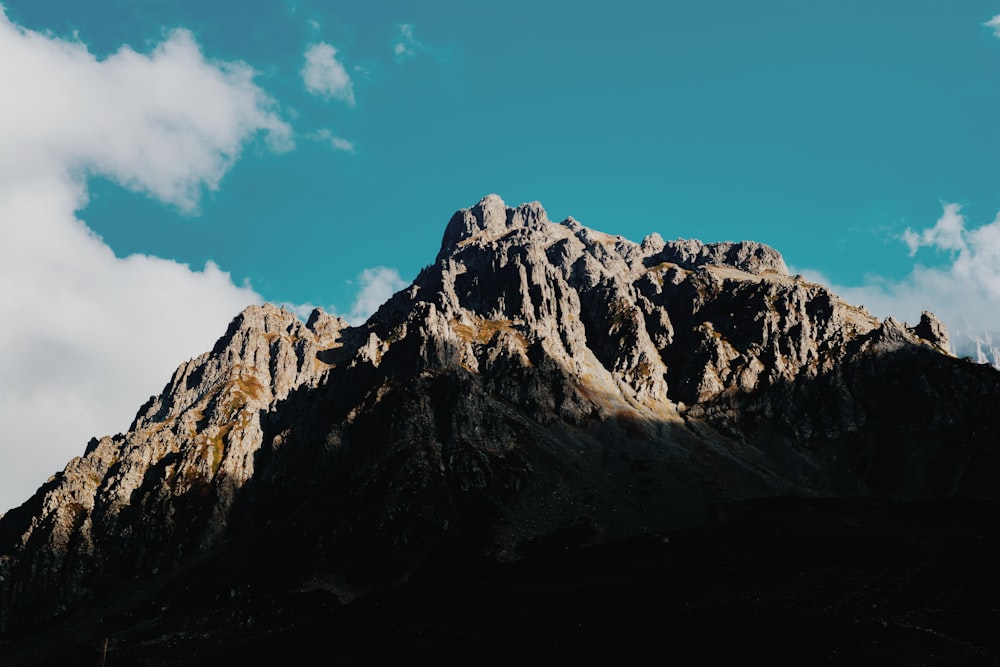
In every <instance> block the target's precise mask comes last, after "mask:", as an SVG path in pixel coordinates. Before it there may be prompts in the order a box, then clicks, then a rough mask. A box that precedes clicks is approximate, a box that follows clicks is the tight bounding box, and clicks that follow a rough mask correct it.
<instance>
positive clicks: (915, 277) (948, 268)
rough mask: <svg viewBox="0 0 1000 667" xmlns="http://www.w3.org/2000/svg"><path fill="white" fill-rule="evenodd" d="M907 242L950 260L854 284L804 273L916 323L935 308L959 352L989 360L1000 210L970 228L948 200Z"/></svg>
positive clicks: (995, 318)
mask: <svg viewBox="0 0 1000 667" xmlns="http://www.w3.org/2000/svg"><path fill="white" fill-rule="evenodd" d="M902 241H903V242H904V243H905V244H906V245H907V246H908V247H909V249H910V254H911V255H916V254H918V252H919V251H921V249H923V248H928V249H930V250H931V251H933V252H938V253H946V254H947V257H948V259H947V261H946V262H945V263H944V264H943V265H940V266H927V265H924V264H921V263H917V264H915V265H914V267H913V269H912V270H911V271H910V273H909V274H908V275H907V276H905V277H904V278H903V279H901V280H891V279H888V278H885V277H882V276H877V275H873V276H868V277H867V279H866V281H865V284H863V285H861V286H853V287H849V286H841V285H834V284H832V283H831V282H830V281H829V280H826V279H825V277H824V276H822V275H821V274H819V273H816V272H809V271H803V273H804V274H805V275H807V276H809V277H811V278H812V279H814V280H817V282H823V283H825V284H827V285H829V286H830V287H831V288H832V289H833V290H834V291H836V292H837V293H838V294H840V295H841V296H843V297H844V298H845V299H847V300H848V301H850V302H852V303H856V304H863V305H865V307H866V308H867V309H868V310H869V311H871V312H872V313H873V314H876V315H879V316H882V317H885V316H888V315H893V316H894V317H896V318H898V319H901V320H908V321H910V322H916V321H917V319H918V318H919V316H920V313H921V311H923V310H931V311H933V312H934V313H935V314H936V315H937V316H938V317H940V318H941V319H942V320H943V321H944V322H945V324H947V325H948V327H949V330H950V331H951V333H952V338H953V343H954V344H955V348H956V350H955V351H956V353H958V354H960V355H970V356H973V357H979V358H983V357H982V354H981V353H982V344H983V343H984V342H985V341H987V340H990V339H997V340H1000V214H998V215H997V217H996V218H995V219H994V220H993V221H992V222H990V223H987V224H984V225H981V226H979V227H971V228H970V226H969V225H968V221H967V220H966V218H965V216H964V215H963V214H962V212H961V207H960V206H959V205H957V204H945V206H944V211H943V213H942V215H941V217H940V218H939V219H938V220H937V222H936V223H935V224H934V225H933V226H931V227H929V228H926V229H923V230H913V229H909V228H908V229H907V230H906V231H905V232H904V234H903V237H902ZM983 360H986V359H983Z"/></svg>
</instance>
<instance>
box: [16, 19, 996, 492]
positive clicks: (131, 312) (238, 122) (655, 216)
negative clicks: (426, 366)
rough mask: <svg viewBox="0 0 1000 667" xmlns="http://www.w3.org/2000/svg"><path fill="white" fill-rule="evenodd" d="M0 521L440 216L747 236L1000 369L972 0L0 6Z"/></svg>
mask: <svg viewBox="0 0 1000 667" xmlns="http://www.w3.org/2000/svg"><path fill="white" fill-rule="evenodd" d="M0 8H2V11H0V91H2V92H0V312H3V313H4V321H5V322H6V323H7V326H5V327H2V328H0V422H2V423H4V425H5V428H4V432H3V435H0V512H2V511H3V510H4V509H5V508H7V507H13V506H14V505H16V504H18V503H20V502H21V501H23V500H24V499H25V498H27V497H28V495H30V493H31V492H32V490H33V489H35V488H36V487H37V486H38V484H39V483H41V482H42V481H44V480H45V479H46V477H47V476H48V475H50V474H51V473H52V472H54V471H55V470H58V469H60V468H61V467H62V466H63V465H64V464H65V463H66V461H67V460H69V458H70V457H71V456H74V455H77V454H79V453H81V452H82V451H83V448H84V446H85V444H86V442H87V440H88V439H89V438H90V437H91V436H95V435H102V434H106V433H108V434H110V433H115V432H119V431H124V430H126V429H127V427H128V424H129V422H130V421H131V419H132V416H133V415H134V413H135V410H136V409H137V408H138V406H139V405H141V404H142V403H143V401H144V400H145V399H146V397H147V396H149V395H150V394H154V393H157V392H159V391H160V390H161V388H162V387H163V385H164V383H165V382H166V381H167V379H168V378H169V377H170V375H171V373H172V372H173V370H174V368H176V366H177V365H178V364H179V363H181V362H183V361H184V360H185V359H188V358H190V357H193V356H195V355H197V354H200V353H201V352H203V351H205V350H208V349H210V348H211V346H212V343H213V341H214V340H215V339H216V338H217V337H218V336H219V335H221V334H222V332H224V331H225V328H226V324H227V322H228V321H229V320H230V319H231V318H232V317H233V315H235V314H236V313H237V312H238V311H239V310H240V309H242V308H243V307H245V306H246V305H248V304H249V303H252V302H254V301H259V300H269V301H272V302H276V303H281V304H288V305H290V306H293V307H296V308H297V310H298V312H300V313H301V312H303V311H304V310H305V307H306V306H308V305H317V306H322V307H324V308H326V309H327V310H331V311H333V312H336V313H338V314H343V315H345V316H347V317H349V318H350V319H351V321H353V322H357V321H359V320H363V318H364V317H365V316H367V315H368V314H369V313H370V312H371V311H372V310H373V309H374V308H375V307H376V306H377V305H378V303H379V302H380V300H381V299H383V298H385V297H387V296H388V294H390V293H391V290H392V289H396V288H398V287H400V286H402V285H404V284H405V283H407V282H409V281H410V280H411V279H412V278H413V277H414V276H415V275H416V273H417V272H418V271H419V269H420V268H421V267H422V266H424V265H426V264H429V263H430V262H432V261H433V259H434V257H435V255H436V253H437V250H438V245H439V243H440V239H441V235H442V232H443V230H444V226H445V224H446V222H447V221H448V219H449V217H450V216H451V214H452V213H453V212H454V211H455V210H456V209H458V208H462V207H467V206H470V205H472V204H474V203H475V202H477V201H478V200H479V199H480V198H481V197H483V196H484V195H486V194H489V193H497V194H499V195H500V196H501V197H503V198H504V199H505V200H506V201H507V203H508V204H510V205H516V204H518V203H521V202H525V201H533V200H538V201H541V202H542V203H543V205H544V206H545V207H546V209H547V210H548V212H549V217H550V218H551V219H553V220H561V219H563V218H565V217H567V216H570V215H572V216H573V217H575V218H576V219H578V220H579V221H580V222H582V223H583V224H585V225H587V226H590V227H593V228H595V229H598V230H601V231H605V232H609V233H614V234H622V235H624V236H626V237H628V238H630V239H633V240H635V241H638V240H641V239H642V238H643V237H644V236H645V235H647V234H649V233H652V232H659V233H660V234H661V235H662V236H663V237H665V238H668V239H670V238H678V237H684V238H699V239H701V240H703V241H726V240H743V239H750V240H756V241H761V242H764V243H768V244H770V245H772V246H774V247H776V248H777V249H778V250H780V251H781V252H782V253H783V254H784V256H785V259H786V261H787V262H788V263H789V264H790V265H791V266H792V267H793V268H794V270H795V271H797V272H801V273H803V274H804V275H805V276H806V277H808V278H810V279H813V280H818V281H821V282H825V283H826V284H827V285H829V286H831V287H832V288H833V289H835V291H837V292H838V293H840V294H841V295H843V296H844V297H845V298H846V299H847V300H849V301H851V302H853V303H856V304H864V305H866V306H867V307H868V308H869V310H870V311H871V312H872V313H873V314H876V315H878V316H887V315H890V314H892V315H895V316H897V317H899V318H900V319H904V320H909V321H910V322H914V321H916V318H917V317H919V313H920V311H921V310H922V309H925V308H926V309H930V310H933V311H935V312H936V313H937V314H938V315H940V316H941V317H942V318H943V319H944V320H945V322H946V323H947V325H948V327H949V328H950V330H951V332H952V334H953V341H954V343H955V350H956V352H957V353H958V354H960V355H970V356H972V357H974V358H976V359H977V360H979V361H990V362H992V363H993V364H994V365H997V366H998V367H1000V217H998V214H997V212H998V211H1000V173H998V169H997V164H996V162H997V158H998V156H1000V132H998V129H997V127H998V119H1000V0H990V1H988V2H987V1H979V0H963V1H962V2H945V1H944V0H937V1H931V0H908V1H907V2H903V1H901V0H880V1H879V2H877V3H873V2H871V1H870V0H869V1H865V2H862V1H860V0H843V1H841V2H836V3H833V2H827V3H817V2H801V1H795V2H791V1H784V2H779V1H776V0H762V1H758V2H754V3H747V2H742V1H736V0H729V1H716V2H704V1H702V2H661V3H652V2H648V1H645V0H643V1H642V2H636V1H633V0H619V1H618V2H613V3H588V2H539V1H538V0H533V1H532V2H526V1H522V0H510V1H507V2H503V3H499V2H479V1H474V0H462V1H459V0H452V1H449V2H445V1H443V0H422V1H421V2H414V1H412V0H411V1H410V2H401V1H392V0H384V1H380V2H367V3H365V2H346V1H323V2H321V1H319V0H272V1H270V2H268V1H264V0H257V1H254V2H247V1H246V0H242V1H236V0H212V1H211V2H195V1H194V0H142V1H139V0H89V1H88V2H79V1H78V0H72V1H70V0H0Z"/></svg>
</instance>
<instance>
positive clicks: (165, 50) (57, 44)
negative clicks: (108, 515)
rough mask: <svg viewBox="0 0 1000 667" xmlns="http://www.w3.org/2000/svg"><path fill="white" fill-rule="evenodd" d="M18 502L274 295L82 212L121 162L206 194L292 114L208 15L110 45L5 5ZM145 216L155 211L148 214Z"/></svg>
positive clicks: (10, 480)
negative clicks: (238, 317) (43, 24)
mask: <svg viewBox="0 0 1000 667" xmlns="http://www.w3.org/2000/svg"><path fill="white" fill-rule="evenodd" d="M0 86H2V89H3V103H2V104H0V147H2V150H0V286H2V288H0V312H3V314H4V326H3V327H2V328H0V423H3V425H4V435H3V437H2V439H0V511H3V510H5V509H7V508H9V507H12V506H14V505H16V504H18V503H20V502H22V501H23V500H25V499H27V497H28V496H29V495H30V494H31V492H33V490H34V489H35V488H36V487H37V486H38V485H39V484H40V483H41V482H43V481H44V480H45V478H46V477H48V476H49V475H50V474H52V473H53V472H55V471H56V470H58V469H60V468H62V466H63V465H64V464H65V463H66V462H67V461H68V460H69V459H70V458H71V457H72V456H74V455H78V454H80V453H82V451H83V448H84V446H85V445H86V443H87V440H88V439H89V438H90V437H91V436H94V435H102V434H106V433H114V432H117V431H122V430H124V429H125V428H127V427H128V425H129V422H130V421H131V419H132V417H133V416H134V414H135V411H136V410H137V409H138V407H139V405H140V404H141V403H142V402H143V401H144V400H145V398H146V397H147V396H149V395H150V394H152V393H157V392H159V391H160V390H161V388H162V387H163V385H164V384H165V383H166V381H167V380H168V379H169V377H170V374H171V373H172V371H173V369H174V367H175V366H176V365H177V364H178V363H180V362H182V361H183V360H185V359H187V358H189V357H191V356H194V355H197V354H200V353H201V352H203V351H205V350H207V349H210V347H211V345H212V343H213V341H214V340H215V339H216V338H217V337H218V336H219V335H220V334H221V333H222V332H224V331H225V327H226V323H227V322H228V320H229V319H230V318H231V317H232V316H233V315H234V314H235V313H236V312H237V311H238V310H240V309H241V308H243V307H245V306H246V305H248V304H249V303H252V302H257V301H259V300H260V297H259V296H258V295H257V294H256V293H254V291H253V290H252V289H250V288H249V287H247V286H243V287H240V286H237V285H234V284H233V282H232V280H231V279H230V276H229V275H228V274H227V273H225V272H223V271H222V270H220V269H219V268H218V267H216V266H215V265H214V264H211V263H209V264H208V265H206V266H205V267H204V269H203V270H201V271H194V270H191V269H190V268H189V267H187V266H186V265H182V264H178V263H176V262H173V261H169V260H165V259H159V258H156V257H149V256H144V255H133V256H130V257H125V258H118V257H115V255H114V253H113V252H112V250H111V249H110V248H109V247H108V246H107V245H105V244H104V243H103V242H102V240H101V239H100V238H98V237H97V236H96V235H95V234H94V233H93V232H92V231H91V230H90V229H89V228H88V227H87V226H86V224H85V223H84V222H83V221H81V220H80V219H78V218H77V216H76V212H77V211H79V210H81V209H82V208H83V207H84V206H85V205H86V201H87V178H88V177H89V176H92V175H103V176H107V177H109V178H112V179H114V180H115V181H117V182H119V183H121V184H123V185H124V186H126V187H128V188H131V189H133V190H136V191H140V192H145V193H147V194H149V195H151V196H153V197H155V198H157V199H159V200H162V201H164V202H168V203H171V204H173V205H176V206H177V207H179V208H181V209H183V210H187V211H193V210H196V209H197V206H198V203H199V196H200V193H201V190H202V188H216V187H218V185H219V182H220V180H221V179H222V176H223V175H224V174H225V172H226V170H227V169H228V168H229V166H230V165H231V164H232V163H233V162H234V161H235V160H236V159H237V157H238V156H239V154H240V151H241V148H242V147H243V146H244V145H245V144H246V142H247V141H248V140H250V139H251V138H252V137H253V136H254V135H256V134H258V133H264V135H265V136H266V139H267V141H268V143H269V144H270V146H271V147H272V148H273V149H277V150H285V149H289V148H291V129H290V128H289V126H288V125H287V124H286V123H285V122H284V121H282V120H281V118H280V117H279V116H278V115H277V113H276V111H275V104H274V102H273V101H272V100H271V99H270V98H269V97H268V96H267V95H266V94H265V93H264V92H263V91H262V90H261V89H260V88H258V87H257V86H256V85H255V84H254V82H253V71H252V70H251V69H250V68H249V67H247V66H246V65H243V64H238V63H220V62H214V61H211V60H207V59H206V58H205V56H204V55H203V54H202V53H201V51H200V50H199V48H198V45H197V44H196V43H195V41H194V39H193V37H192V36H191V34H190V33H188V32H186V31H183V30H178V31H174V32H172V33H170V34H169V35H167V37H166V38H165V40H164V41H163V42H162V43H161V44H159V45H158V46H156V47H155V48H154V49H153V51H152V52H151V53H149V54H148V55H147V54H140V53H136V52H135V51H133V50H131V49H129V48H127V47H123V48H121V49H120V50H119V51H118V52H117V53H115V54H113V55H111V56H110V57H108V58H106V59H104V60H97V59H96V58H95V57H94V56H93V55H92V54H90V53H89V51H88V49H87V47H86V45H84V44H83V43H80V42H78V41H66V40H63V39H58V38H55V37H53V36H50V35H43V34H40V33H36V32H31V31H28V30H25V29H23V28H20V27H19V26H17V25H14V24H13V23H11V22H10V20H9V19H8V18H7V16H6V15H5V14H4V13H3V11H2V8H0ZM137 224H138V223H137Z"/></svg>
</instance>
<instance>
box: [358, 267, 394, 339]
mask: <svg viewBox="0 0 1000 667" xmlns="http://www.w3.org/2000/svg"><path fill="white" fill-rule="evenodd" d="M358 283H359V284H360V289H359V290H358V294H357V296H356V297H355V298H354V303H353V304H352V305H351V312H350V314H349V315H347V316H346V319H347V321H348V322H350V323H351V324H354V325H358V324H362V323H364V321H365V320H367V319H368V318H369V317H370V316H371V315H372V313H374V312H375V311H376V310H378V308H379V306H381V305H382V304H383V303H385V302H386V301H388V300H389V297H391V296H392V295H393V294H395V293H396V292H398V291H399V290H401V289H403V288H404V287H406V285H407V282H406V281H405V280H403V279H402V278H400V276H399V271H397V270H396V269H392V268H389V267H387V266H375V267H372V268H370V269H365V270H364V271H362V272H361V275H359V276H358Z"/></svg>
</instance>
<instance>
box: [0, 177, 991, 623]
mask: <svg viewBox="0 0 1000 667" xmlns="http://www.w3.org/2000/svg"><path fill="white" fill-rule="evenodd" d="M948 349H949V342H948V336H947V333H946V332H945V330H944V327H943V325H942V324H941V323H940V322H938V321H937V320H936V319H935V318H934V317H933V315H931V314H929V313H924V314H923V315H922V316H921V319H920V322H919V323H918V324H917V325H916V326H914V327H909V326H907V325H905V324H901V323H899V322H896V321H895V320H893V319H891V318H890V319H887V320H885V321H879V320H877V319H876V318H874V317H872V316H870V315H869V314H867V313H866V312H865V311H864V310H863V309H859V308H855V307H853V306H851V305H849V304H847V303H845V302H844V301H842V300H841V299H840V298H838V297H837V296H836V295H834V294H832V293H830V292H829V291H828V290H827V289H825V288H824V287H822V286H820V285H817V284H813V283H809V282H806V281H804V280H802V279H801V278H799V277H792V276H789V275H788V272H787V269H786V267H785V264H784V261H783V260H782V258H781V256H780V255H779V254H778V253H777V252H776V251H775V250H773V249H771V248H769V247H767V246H764V245H760V244H757V243H751V242H741V243H718V244H702V243H700V242H698V241H693V240H681V241H669V242H665V241H664V240H663V239H662V238H661V237H660V236H659V235H657V234H653V235H651V236H648V237H646V238H645V239H644V240H643V241H642V242H641V243H633V242H631V241H628V240H626V239H624V238H622V237H616V236H609V235H606V234H602V233H600V232H596V231H593V230H591V229H588V228H586V227H583V226H582V225H580V224H579V223H578V222H576V221H575V220H573V219H572V218H570V219H567V220H565V221H562V222H559V223H553V222H550V221H549V220H548V219H547V216H546V214H545V211H544V210H543V209H542V207H541V206H540V205H539V204H538V203H530V204H523V205H521V206H518V207H516V208H510V207H507V206H506V205H505V204H504V203H503V201H501V200H500V198H499V197H496V196H489V197H486V198H484V199H483V200H482V201H480V202H479V203H478V204H476V205H475V206H473V207H471V208H469V209H463V210H460V211H458V212H457V213H456V214H455V215H454V216H453V217H452V218H451V220H450V222H449V223H448V225H447V227H446V229H445V232H444V238H443V242H442V246H441V250H440V252H439V253H438V256H437V258H436V260H435V262H434V264H432V265H431V266H429V267H427V268H425V269H424V270H423V271H422V272H421V273H420V275H419V276H417V278H416V280H415V281H414V282H413V284H412V285H410V286H409V287H408V288H406V289H404V290H402V291H401V292H399V293H397V294H396V295H394V296H393V297H392V298H391V299H390V300H389V301H388V302H387V303H385V304H384V305H383V306H382V307H381V308H380V309H379V310H378V312H376V313H375V314H374V315H373V316H372V317H371V318H370V319H369V320H368V321H367V322H366V323H365V324H363V325H361V326H358V327H349V326H347V325H346V323H344V322H343V321H342V320H339V319H337V318H333V317H331V316H329V315H326V314H324V313H322V312H320V311H316V312H314V313H313V315H312V316H311V317H310V318H309V321H308V322H307V323H306V324H302V323H301V322H300V321H299V320H297V319H296V318H295V317H294V316H293V315H292V314H290V313H288V312H286V311H284V310H280V309H277V308H274V307H272V306H263V307H256V306H254V307H251V308H248V309H247V310H245V311H244V312H243V313H241V314H240V315H239V316H237V318H236V319H235V320H233V323H232V324H231V326H230V328H229V330H228V331H227V332H226V334H225V335H224V336H223V337H222V338H220V339H219V342H218V343H217V344H216V346H215V348H214V349H213V350H212V351H211V352H209V353H206V354H205V355H202V356H201V357H199V358H197V359H193V360H191V361H189V362H187V363H186V364H183V365H182V366H181V367H180V368H178V370H177V371H176V372H175V374H174V376H173V378H172V379H171V380H170V382H169V383H168V384H167V386H166V387H165V389H164V391H163V393H162V394H161V395H160V396H158V397H153V398H151V399H150V401H149V402H148V403H147V404H146V405H144V406H143V407H142V408H141V409H140V410H139V413H138V415H137V416H136V419H135V421H134V422H133V424H132V426H131V427H130V429H129V431H128V433H126V434H124V435H117V436H114V437H105V438H102V439H100V440H93V441H91V443H90V444H89V445H88V446H87V448H86V452H85V453H84V455H83V456H82V457H80V458H77V459H74V460H73V461H71V462H70V463H69V464H68V465H67V467H66V469H65V470H64V471H63V472H62V473H60V474H58V475H56V476H55V477H53V478H52V479H51V480H50V481H49V482H48V483H47V484H45V485H44V486H43V487H42V488H40V489H39V490H38V492H37V493H36V494H35V495H34V496H33V497H32V498H31V499H30V500H29V501H28V502H26V503H25V504H24V505H23V506H22V507H20V508H18V509H16V510H13V511H11V512H9V513H8V514H7V515H5V516H4V517H3V518H2V520H0V631H4V632H7V633H13V632H18V631H22V630H23V629H25V628H32V627H36V626H37V625H38V624H41V623H44V622H47V621H48V620H50V619H51V618H53V617H55V616H58V615H59V614H61V613H63V612H65V611H67V610H70V609H73V608H75V607H79V606H80V605H82V604H83V603H85V602H87V601H89V600H94V599H96V598H98V597H100V596H102V595H104V596H106V595H109V594H111V593H112V592H114V591H119V592H120V591H122V590H125V589H126V588H128V587H129V586H134V585H136V583H135V582H144V581H150V580H153V579H155V578H156V577H162V576H165V575H164V573H170V572H179V571H183V568H185V567H189V566H190V564H191V563H193V562H203V561H205V560H206V559H208V560H209V561H211V559H213V558H222V557H223V556H221V555H220V554H230V555H229V556H226V558H230V557H232V553H234V552H235V551H236V550H239V549H244V548H246V549H250V547H248V546H247V545H253V544H260V543H261V542H262V541H263V542H271V543H279V544H281V545H282V549H281V553H282V556H281V558H282V561H281V564H280V569H281V570H282V574H281V577H283V578H282V582H284V583H283V584H282V585H286V586H299V585H303V582H306V581H315V580H316V579H317V578H320V579H323V580H324V581H325V580H328V579H329V577H330V576H333V575H334V574H335V575H336V577H337V581H350V582H352V584H351V585H352V586H354V585H377V584H378V582H380V581H389V580H393V579H398V578H400V577H402V578H405V577H407V576H410V574H411V573H413V572H414V571H415V570H417V569H419V568H421V567H425V566H427V564H428V563H444V562H451V561H452V560H454V559H461V560H462V562H470V561H471V560H475V559H486V560H492V561H497V560H499V561H503V560H509V559H513V558H517V557H518V556H519V555H520V554H523V553H525V552H526V551H527V550H530V549H531V548H532V547H533V546H535V545H538V544H539V543H544V542H545V541H546V540H552V539H568V540H571V541H574V542H576V543H579V542H596V541H600V540H604V539H609V538H616V537H625V536H630V535H636V534H641V533H645V532H650V531H655V530H663V529H665V528H673V527H681V526H688V525H695V524H699V523H702V522H704V521H706V520H708V519H709V518H710V517H711V515H712V512H713V509H712V508H713V507H714V504H716V503H721V502H726V501H732V500H740V499H745V498H752V497H762V496H776V495H845V496H846V495H869V496H878V497H886V498H902V499H908V498H924V497H934V496H941V495H956V494H957V495H973V496H986V497H991V498H996V496H997V491H996V488H997V487H996V485H995V484H994V483H993V479H992V477H993V475H992V474H991V472H990V471H995V470H997V469H998V468H997V465H998V464H1000V461H998V456H997V452H996V451H995V447H994V443H995V442H996V440H997V436H998V435H1000V418H998V411H997V410H996V409H995V406H996V404H997V401H998V399H1000V373H997V372H996V371H994V370H993V369H991V368H986V367H982V366H978V365H975V364H971V363H968V362H965V361H962V360H959V359H956V358H954V357H953V356H951V355H950V354H948V353H947V350H948ZM254 548H256V547H254ZM227 562H228V561H227ZM259 565H260V567H262V568H263V567H268V565H267V564H265V563H260V564H259ZM271 567H274V564H273V563H272V564H271ZM171 576H181V575H171ZM235 590H236V589H234V592H233V595H234V596H235V595H236V592H235ZM338 590H340V589H338Z"/></svg>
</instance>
